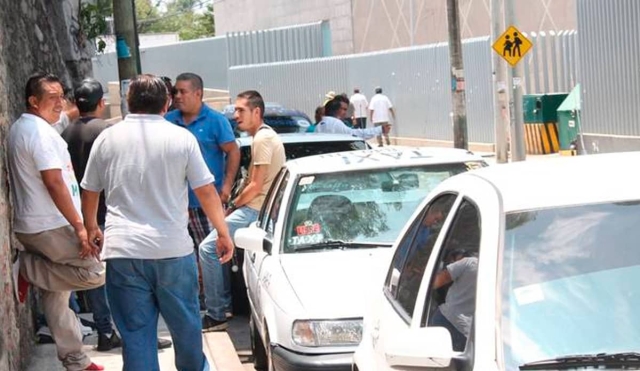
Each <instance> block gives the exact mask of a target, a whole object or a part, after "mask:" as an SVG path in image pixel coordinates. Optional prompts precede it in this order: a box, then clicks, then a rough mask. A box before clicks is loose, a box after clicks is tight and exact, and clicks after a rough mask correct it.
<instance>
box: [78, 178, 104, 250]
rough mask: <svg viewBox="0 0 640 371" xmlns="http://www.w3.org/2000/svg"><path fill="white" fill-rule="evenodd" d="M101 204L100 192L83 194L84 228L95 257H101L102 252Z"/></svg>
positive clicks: (85, 192) (84, 192)
mask: <svg viewBox="0 0 640 371" xmlns="http://www.w3.org/2000/svg"><path fill="white" fill-rule="evenodd" d="M99 203H100V192H93V191H88V190H86V189H85V190H84V191H83V192H82V216H83V218H84V226H85V228H86V229H87V241H88V242H89V245H90V246H91V247H92V248H93V253H92V255H94V256H95V257H98V256H99V255H100V251H101V250H102V243H103V237H102V231H101V230H100V226H99V225H98V204H99Z"/></svg>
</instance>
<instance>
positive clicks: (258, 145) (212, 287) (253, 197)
mask: <svg viewBox="0 0 640 371" xmlns="http://www.w3.org/2000/svg"><path fill="white" fill-rule="evenodd" d="M233 116H234V119H235V120H236V122H237V123H238V128H239V129H240V130H242V131H246V132H247V133H248V134H249V135H251V136H252V137H253V142H252V144H251V164H250V165H249V176H248V182H247V181H245V186H244V188H243V189H242V191H240V194H239V195H238V197H236V198H235V199H234V200H231V201H229V203H228V207H229V208H228V210H227V217H226V219H225V220H226V222H227V225H228V227H229V233H230V234H231V236H233V235H234V234H235V231H236V230H237V229H239V228H244V227H248V226H249V225H250V224H251V223H252V222H254V221H256V220H257V219H258V211H259V210H260V208H261V207H262V203H263V202H264V199H265V196H266V194H267V191H268V190H269V187H270V186H271V183H272V182H273V180H274V179H275V177H276V175H277V174H278V172H279V171H280V168H281V167H282V165H284V163H285V161H286V158H285V152H284V146H283V144H282V141H281V140H280V137H278V134H277V133H276V132H275V131H274V130H273V129H271V127H269V126H268V125H266V124H265V123H264V100H263V99H262V96H261V95H260V93H258V92H257V91H254V90H249V91H245V92H243V93H240V94H238V96H237V99H236V105H235V112H234V114H233ZM217 240H218V233H217V232H216V231H215V230H214V231H212V232H211V233H210V234H209V235H208V236H207V237H206V238H205V239H204V241H202V243H201V244H200V264H201V266H202V278H203V283H204V290H205V292H204V294H205V305H206V309H207V311H206V314H205V315H204V317H203V318H202V330H203V331H204V332H209V331H222V330H224V329H226V328H227V327H228V323H227V319H226V317H225V303H224V302H223V300H221V299H222V296H221V295H220V284H219V283H220V282H221V281H222V279H223V277H222V272H221V271H220V270H219V269H216V266H218V265H219V263H218V255H217V250H218V246H217Z"/></svg>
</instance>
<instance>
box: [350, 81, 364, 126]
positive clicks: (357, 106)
mask: <svg viewBox="0 0 640 371" xmlns="http://www.w3.org/2000/svg"><path fill="white" fill-rule="evenodd" d="M349 102H350V103H351V106H353V121H354V123H353V127H354V128H356V129H358V128H360V129H364V128H366V127H367V109H368V108H369V101H367V97H366V96H365V95H364V94H362V93H360V88H355V89H353V95H352V96H351V97H350V98H349Z"/></svg>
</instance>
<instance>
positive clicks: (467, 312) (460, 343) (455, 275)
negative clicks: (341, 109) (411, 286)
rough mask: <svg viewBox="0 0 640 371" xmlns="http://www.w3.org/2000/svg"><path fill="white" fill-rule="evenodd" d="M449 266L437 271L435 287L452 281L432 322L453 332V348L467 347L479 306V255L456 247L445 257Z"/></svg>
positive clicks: (459, 349) (430, 322)
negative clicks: (472, 321)
mask: <svg viewBox="0 0 640 371" xmlns="http://www.w3.org/2000/svg"><path fill="white" fill-rule="evenodd" d="M445 264H446V267H445V268H444V269H442V270H441V271H440V272H438V274H437V275H436V278H435V280H434V282H433V288H434V289H439V288H441V287H444V286H446V285H449V284H451V287H449V290H448V291H447V296H446V298H445V302H444V303H442V304H440V306H439V307H438V308H437V309H436V310H435V312H434V313H433V315H432V316H431V319H430V321H429V326H437V327H444V328H446V329H447V330H449V332H450V333H451V340H452V343H453V349H454V350H455V351H463V350H464V347H465V345H466V343H467V337H468V336H469V330H470V328H471V320H472V319H473V312H474V310H475V300H476V281H477V275H478V258H477V257H475V256H472V254H471V253H469V252H468V251H467V250H465V249H459V248H456V249H453V250H451V251H449V252H448V253H447V255H446V258H445Z"/></svg>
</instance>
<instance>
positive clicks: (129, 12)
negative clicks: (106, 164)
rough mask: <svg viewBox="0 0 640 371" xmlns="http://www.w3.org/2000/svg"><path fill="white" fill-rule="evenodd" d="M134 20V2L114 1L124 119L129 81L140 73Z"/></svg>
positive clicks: (114, 21)
mask: <svg viewBox="0 0 640 371" xmlns="http://www.w3.org/2000/svg"><path fill="white" fill-rule="evenodd" d="M134 18H135V16H134V9H133V0H113V25H114V28H115V32H116V54H117V55H118V77H119V79H120V99H121V101H120V109H121V111H122V117H124V116H125V115H126V114H127V113H128V110H127V107H126V100H125V96H126V91H127V89H128V86H129V81H130V80H131V79H132V78H134V77H135V76H136V75H138V74H139V73H140V71H138V67H137V63H136V61H137V58H138V45H137V43H136V25H135V21H134Z"/></svg>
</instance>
